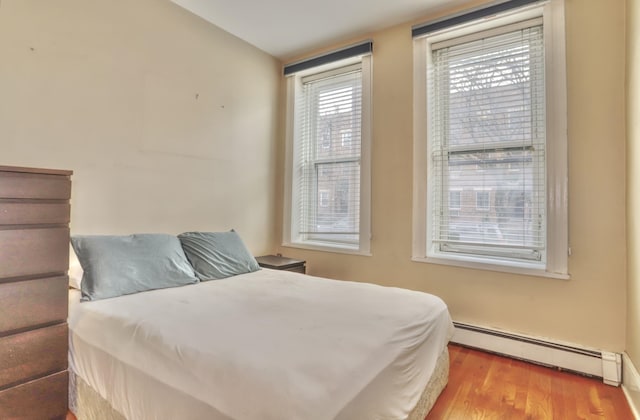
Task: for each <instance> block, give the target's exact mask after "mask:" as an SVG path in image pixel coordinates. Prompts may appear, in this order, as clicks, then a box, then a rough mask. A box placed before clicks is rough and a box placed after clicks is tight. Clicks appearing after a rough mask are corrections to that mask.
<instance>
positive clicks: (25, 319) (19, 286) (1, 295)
mask: <svg viewBox="0 0 640 420" xmlns="http://www.w3.org/2000/svg"><path fill="white" fill-rule="evenodd" d="M68 305H69V298H68V280H67V276H58V277H47V278H43V279H36V280H24V281H17V282H10V283H0V335H3V334H2V333H6V332H11V331H14V330H19V329H24V328H28V327H34V326H38V325H43V324H48V323H53V322H64V321H66V319H67V307H68Z"/></svg>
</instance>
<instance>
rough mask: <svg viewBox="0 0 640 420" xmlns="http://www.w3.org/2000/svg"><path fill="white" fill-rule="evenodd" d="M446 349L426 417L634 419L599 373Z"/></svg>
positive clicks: (453, 419)
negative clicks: (438, 390)
mask: <svg viewBox="0 0 640 420" xmlns="http://www.w3.org/2000/svg"><path fill="white" fill-rule="evenodd" d="M449 355H450V360H451V362H450V363H451V370H450V373H449V384H448V385H447V387H446V388H445V389H444V391H443V392H442V395H440V398H439V399H438V401H437V402H436V405H435V406H434V407H433V409H432V410H431V412H430V413H429V415H428V416H427V418H426V419H425V420H502V419H504V420H520V419H522V420H546V419H552V420H573V419H589V420H590V419H600V420H601V419H607V420H633V415H632V414H631V411H630V409H629V406H628V405H627V401H626V400H625V398H624V395H623V394H622V390H621V389H620V388H616V387H612V386H609V385H605V384H603V383H602V381H600V380H598V379H591V378H585V377H582V376H579V375H574V374H571V373H567V372H560V371H558V370H555V369H551V368H546V367H542V366H536V365H532V364H530V363H526V362H522V361H518V360H513V359H509V358H506V357H501V356H497V355H493V354H489V353H485V352H481V351H477V350H472V349H468V348H465V347H460V346H457V345H449ZM67 420H75V417H74V416H73V414H71V413H69V414H68V415H67ZM358 420H360V419H358Z"/></svg>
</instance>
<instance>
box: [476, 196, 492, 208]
mask: <svg viewBox="0 0 640 420" xmlns="http://www.w3.org/2000/svg"><path fill="white" fill-rule="evenodd" d="M490 198H491V192H489V191H476V210H478V211H489V209H490V208H491V205H490V204H489V200H490Z"/></svg>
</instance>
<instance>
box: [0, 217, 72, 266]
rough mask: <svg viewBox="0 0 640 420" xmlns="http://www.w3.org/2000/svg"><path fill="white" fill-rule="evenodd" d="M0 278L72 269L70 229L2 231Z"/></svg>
mask: <svg viewBox="0 0 640 420" xmlns="http://www.w3.org/2000/svg"><path fill="white" fill-rule="evenodd" d="M0 243H1V244H2V252H0V278H7V277H18V276H29V275H36V274H46V273H65V272H66V271H67V270H68V269H69V229H67V228H49V229H19V230H0Z"/></svg>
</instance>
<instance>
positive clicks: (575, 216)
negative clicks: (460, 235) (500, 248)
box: [279, 0, 626, 352]
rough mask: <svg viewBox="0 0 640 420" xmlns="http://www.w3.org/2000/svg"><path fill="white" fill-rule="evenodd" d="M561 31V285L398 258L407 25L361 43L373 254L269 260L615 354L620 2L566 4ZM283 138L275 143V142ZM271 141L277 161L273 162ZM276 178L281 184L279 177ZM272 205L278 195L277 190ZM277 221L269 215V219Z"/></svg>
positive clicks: (621, 152)
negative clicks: (368, 58) (565, 140)
mask: <svg viewBox="0 0 640 420" xmlns="http://www.w3.org/2000/svg"><path fill="white" fill-rule="evenodd" d="M429 18H430V17H429V16H426V17H424V19H422V20H423V21H426V20H429ZM596 28H597V29H596ZM566 30H567V67H568V107H569V109H568V113H569V114H568V123H569V164H570V169H569V176H570V180H569V187H570V226H569V229H570V240H571V246H572V248H573V255H572V257H571V258H570V260H569V264H570V266H569V270H570V273H571V280H569V281H563V280H554V279H548V278H539V277H528V276H520V275H512V274H505V273H496V272H490V271H479V270H472V269H462V268H454V267H447V266H439V265H433V264H425V263H417V262H411V261H410V258H411V209H412V192H411V188H412V186H411V183H412V124H413V123H412V42H411V25H410V24H405V25H400V26H397V27H394V28H391V29H388V30H384V31H381V32H377V33H374V34H371V38H372V39H373V41H374V56H373V72H374V73H373V112H374V118H373V121H374V123H373V152H372V153H373V162H372V171H373V179H372V184H373V187H372V188H373V207H372V220H373V223H372V230H373V240H372V253H373V256H371V257H363V256H351V255H341V254H333V253H326V252H314V251H305V250H301V249H294V248H284V247H280V248H279V251H280V252H282V253H283V254H286V255H289V256H292V257H300V258H304V259H306V260H307V261H308V268H309V272H310V273H311V274H316V275H322V276H328V277H335V278H342V279H349V280H361V281H372V282H376V283H380V284H384V285H395V286H401V287H407V288H410V289H416V290H422V291H426V292H430V293H434V294H436V295H439V296H441V297H442V298H443V299H444V300H445V302H446V303H447V304H448V305H449V308H450V311H451V313H452V315H453V317H454V319H455V320H457V321H461V322H468V323H472V324H477V325H483V326H489V327H496V328H501V329H506V330H509V331H513V332H517V333H524V334H530V335H535V336H541V337H548V338H552V339H555V340H560V341H565V342H569V343H575V344H579V345H585V346H590V347H595V348H601V349H606V350H610V351H617V352H621V351H623V350H624V346H625V326H624V325H625V313H626V311H625V306H626V304H625V299H626V297H625V287H626V281H625V276H626V274H625V270H626V268H625V264H626V245H625V126H624V124H625V117H624V110H625V102H624V101H625V82H624V74H625V73H624V70H625V69H624V67H625V48H624V45H625V42H624V41H625V33H624V0H616V1H610V0H590V1H583V0H567V1H566ZM352 41H353V40H352ZM335 47H336V46H333V47H332V48H335ZM283 138H284V136H282V135H281V136H280V139H283ZM283 142H284V140H282V142H281V145H280V156H282V155H283V153H284V152H283V150H284V145H283ZM280 160H282V158H281V157H280ZM280 179H281V181H280V183H282V182H283V181H282V173H280ZM281 202H282V187H279V203H281ZM281 214H282V211H281V208H280V211H279V218H280V219H281ZM280 225H281V222H280Z"/></svg>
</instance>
